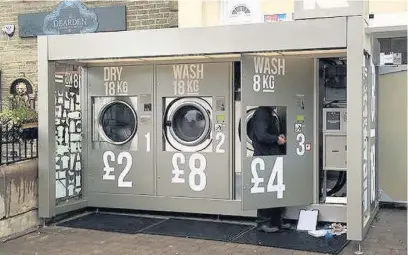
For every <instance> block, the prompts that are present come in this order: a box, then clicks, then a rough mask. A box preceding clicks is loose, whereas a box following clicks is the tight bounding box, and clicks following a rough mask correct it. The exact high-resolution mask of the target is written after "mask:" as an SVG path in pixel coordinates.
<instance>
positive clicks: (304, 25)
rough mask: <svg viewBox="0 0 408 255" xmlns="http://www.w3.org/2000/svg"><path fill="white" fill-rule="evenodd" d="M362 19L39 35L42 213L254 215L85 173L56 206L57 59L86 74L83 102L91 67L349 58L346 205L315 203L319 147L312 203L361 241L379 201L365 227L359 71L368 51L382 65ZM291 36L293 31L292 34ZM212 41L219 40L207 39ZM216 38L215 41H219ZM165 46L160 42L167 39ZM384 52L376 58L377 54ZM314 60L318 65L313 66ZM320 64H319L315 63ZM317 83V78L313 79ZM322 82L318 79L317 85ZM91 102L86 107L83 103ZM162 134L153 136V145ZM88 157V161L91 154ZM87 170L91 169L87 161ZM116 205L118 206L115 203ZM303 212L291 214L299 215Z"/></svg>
mask: <svg viewBox="0 0 408 255" xmlns="http://www.w3.org/2000/svg"><path fill="white" fill-rule="evenodd" d="M366 29H367V23H366V20H365V18H364V17H363V16H349V17H334V18H319V19H305V20H295V21H292V22H280V23H268V24H247V25H240V26H221V27H204V28H185V29H165V30H149V31H126V32H116V33H97V34H82V35H62V36H40V37H38V84H39V89H38V90H39V101H38V102H39V103H38V104H39V106H38V109H39V139H40V141H41V142H40V143H39V182H40V183H39V216H40V217H42V218H51V217H54V216H56V215H58V214H61V213H64V212H68V211H72V210H75V209H80V208H84V207H87V206H93V207H116V208H128V209H143V210H167V211H175V212H197V211H196V210H197V209H195V208H197V207H199V208H200V213H208V214H225V215H240V216H255V215H256V214H255V212H254V211H243V210H242V209H241V201H239V200H208V199H207V200H200V199H190V198H171V197H160V196H154V197H153V196H134V195H123V194H121V198H120V199H117V195H116V194H101V193H92V192H89V190H88V189H87V175H86V174H83V180H82V184H83V186H82V190H83V193H82V198H81V199H79V200H78V199H77V200H72V201H67V202H66V203H63V204H59V205H56V198H55V189H56V187H55V178H56V177H55V149H56V141H55V136H54V135H50V134H54V133H55V122H54V116H55V102H54V93H55V83H54V80H53V77H54V72H55V62H62V63H68V64H75V65H80V66H83V67H85V68H84V69H82V78H83V83H82V90H81V100H82V102H85V101H86V98H87V95H86V90H85V89H84V88H85V87H86V86H87V84H86V80H87V79H86V77H87V74H86V66H92V65H99V66H101V65H109V64H113V63H115V64H117V63H120V64H121V65H130V64H132V65H144V64H152V63H176V62H183V61H187V60H188V61H189V62H210V61H211V62H224V61H231V60H237V59H240V56H241V54H245V53H254V54H256V53H260V54H264V55H271V56H272V55H275V56H298V57H305V58H313V59H317V58H320V57H331V56H343V57H347V61H348V66H347V83H348V84H350V86H349V87H348V90H349V92H348V93H347V101H348V105H347V107H348V109H350V110H349V114H348V120H349V121H348V124H347V129H348V138H347V143H348V148H349V150H348V153H347V157H348V185H347V194H348V201H347V205H346V206H344V205H327V204H318V200H319V195H318V188H317V183H318V163H317V162H318V148H317V147H318V146H314V148H313V150H314V153H315V159H314V162H315V163H314V166H315V171H314V172H315V176H314V178H313V179H314V182H315V183H314V185H315V187H316V188H315V191H314V193H315V194H314V203H315V204H313V205H311V206H310V207H312V208H318V209H319V210H320V211H321V214H322V218H321V220H327V221H341V222H347V224H348V239H350V240H356V241H362V240H363V239H364V236H365V234H366V232H367V231H368V228H369V225H370V222H371V221H372V219H373V218H374V216H375V214H376V212H377V211H378V201H376V202H375V204H374V206H372V207H371V208H370V217H369V222H368V224H367V223H365V222H364V218H363V213H362V212H363V208H362V197H363V152H362V144H363V140H364V138H363V132H362V130H363V124H362V123H363V117H362V111H363V108H362V97H363V91H362V67H363V66H364V63H363V57H362V56H363V52H364V51H366V52H368V53H370V55H372V56H373V58H374V60H375V61H378V59H377V58H375V57H374V56H376V54H377V48H376V47H377V46H376V44H375V43H374V41H373V40H372V39H371V36H370V35H369V34H367V33H366ZM288 31H290V34H288ZM211 38H214V40H215V42H214V43H211V42H209V40H212V39H211ZM215 38H216V39H215ZM164 41H165V42H166V43H163V42H164ZM378 55H379V53H378ZM315 62H316V63H317V61H315ZM316 65H317V64H316ZM315 80H318V79H316V77H315ZM315 83H317V82H315ZM314 92H315V106H314V108H315V110H316V111H317V108H318V88H317V85H315V91H314ZM85 104H87V103H85ZM82 116H83V117H82V123H83V124H82V125H83V127H85V128H84V129H83V131H82V132H83V137H84V141H87V140H89V139H90V138H91V137H90V132H88V131H87V129H90V128H87V126H88V125H91V123H92V121H91V119H90V113H89V112H88V110H87V108H84V109H83V110H82ZM314 121H315V126H314V133H315V134H316V135H315V138H314V141H313V144H318V139H319V138H318V137H319V136H318V135H317V134H318V123H317V122H318V118H317V119H316V118H315V120H314ZM157 139H158V138H157V134H156V135H155V137H154V138H153V141H156V140H157ZM83 159H84V160H85V161H86V160H87V154H86V151H85V152H83ZM84 166H85V167H84V169H83V171H84V172H86V171H87V170H86V164H84ZM112 201H114V202H112ZM297 214H298V210H296V209H292V210H289V211H288V213H287V217H288V218H296V217H297Z"/></svg>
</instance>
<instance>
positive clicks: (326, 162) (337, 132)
mask: <svg viewBox="0 0 408 255" xmlns="http://www.w3.org/2000/svg"><path fill="white" fill-rule="evenodd" d="M323 153H324V154H323V169H324V170H337V171H345V170H347V109H346V108H324V109H323Z"/></svg>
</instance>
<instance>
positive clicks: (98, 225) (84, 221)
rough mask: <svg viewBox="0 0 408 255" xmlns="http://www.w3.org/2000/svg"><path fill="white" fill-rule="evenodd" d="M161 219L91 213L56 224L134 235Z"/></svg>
mask: <svg viewBox="0 0 408 255" xmlns="http://www.w3.org/2000/svg"><path fill="white" fill-rule="evenodd" d="M161 221H163V220H162V219H155V218H147V217H137V216H129V215H116V214H103V213H93V214H88V215H85V216H83V217H79V218H75V219H72V220H69V221H66V222H62V223H59V224H57V226H61V227H69V228H82V229H92V230H99V231H107V232H117V233H124V234H136V233H138V232H139V231H140V230H143V229H145V228H147V227H149V226H152V225H154V224H157V223H159V222H161Z"/></svg>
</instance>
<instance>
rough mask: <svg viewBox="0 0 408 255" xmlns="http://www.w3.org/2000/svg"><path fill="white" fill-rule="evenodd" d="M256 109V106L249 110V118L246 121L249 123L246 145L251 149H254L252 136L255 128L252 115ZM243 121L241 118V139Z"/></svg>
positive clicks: (239, 134)
mask: <svg viewBox="0 0 408 255" xmlns="http://www.w3.org/2000/svg"><path fill="white" fill-rule="evenodd" d="M255 110H256V108H254V109H251V110H248V111H247V118H246V123H247V139H246V144H247V145H246V146H247V149H248V150H250V151H253V150H254V148H253V146H252V137H253V132H254V130H253V118H252V117H253V116H254V113H255ZM241 123H242V121H241V120H239V124H238V136H239V140H240V141H242V138H241Z"/></svg>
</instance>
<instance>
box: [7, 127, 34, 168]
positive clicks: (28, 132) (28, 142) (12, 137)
mask: <svg viewBox="0 0 408 255" xmlns="http://www.w3.org/2000/svg"><path fill="white" fill-rule="evenodd" d="M0 153H1V156H0V165H4V164H11V163H15V162H19V161H23V160H27V159H33V158H37V157H38V128H37V127H30V128H23V127H21V126H17V125H13V124H4V125H2V126H1V128H0Z"/></svg>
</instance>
